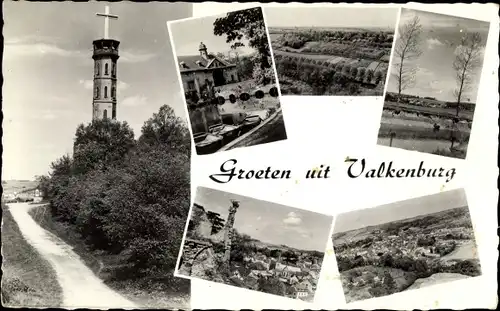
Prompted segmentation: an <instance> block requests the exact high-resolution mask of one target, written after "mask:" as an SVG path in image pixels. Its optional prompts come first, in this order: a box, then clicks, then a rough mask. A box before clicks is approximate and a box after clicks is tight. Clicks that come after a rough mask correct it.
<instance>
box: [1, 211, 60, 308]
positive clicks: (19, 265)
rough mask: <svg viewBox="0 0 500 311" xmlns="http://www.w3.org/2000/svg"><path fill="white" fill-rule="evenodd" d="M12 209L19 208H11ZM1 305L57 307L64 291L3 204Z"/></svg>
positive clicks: (52, 271)
mask: <svg viewBox="0 0 500 311" xmlns="http://www.w3.org/2000/svg"><path fill="white" fill-rule="evenodd" d="M12 206H13V207H12V208H15V207H16V204H12ZM2 256H3V260H2V271H3V274H2V305H4V306H7V307H53V308H54V307H58V306H60V304H61V302H62V290H61V287H60V286H59V283H58V281H57V276H56V273H55V270H54V269H53V268H52V266H51V265H50V263H49V262H48V261H47V260H45V259H44V258H42V257H41V255H40V254H39V253H38V252H37V251H36V250H35V249H34V248H33V247H32V246H31V245H30V244H29V243H28V242H27V241H26V240H25V239H24V237H23V235H22V233H21V232H20V230H19V227H18V225H17V224H16V222H15V220H14V219H13V218H12V215H11V213H10V211H9V207H7V206H6V205H4V204H3V203H2Z"/></svg>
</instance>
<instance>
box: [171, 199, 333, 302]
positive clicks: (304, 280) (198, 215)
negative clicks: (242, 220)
mask: <svg viewBox="0 0 500 311" xmlns="http://www.w3.org/2000/svg"><path fill="white" fill-rule="evenodd" d="M232 204H233V206H231V207H230V211H229V215H228V217H227V219H223V217H221V215H220V214H219V213H216V212H214V211H211V210H206V209H205V207H203V206H202V205H200V204H197V203H195V204H194V205H193V208H192V214H191V217H190V220H189V226H188V231H187V233H186V239H185V242H184V245H183V247H182V253H181V254H182V255H181V260H180V265H179V268H178V273H179V274H181V275H186V276H191V277H198V278H202V279H206V280H210V281H215V282H219V283H224V284H227V285H233V286H237V287H241V288H246V289H250V290H255V291H260V292H265V293H269V294H275V295H279V296H284V297H287V298H292V299H299V300H303V301H306V302H312V301H313V299H314V293H315V292H316V288H317V284H318V279H319V275H320V270H321V265H322V261H323V257H324V253H323V252H320V251H315V250H302V249H297V248H296V247H291V246H287V245H283V244H281V245H276V244H275V243H269V242H263V241H261V240H259V239H256V238H254V237H251V236H249V235H248V234H245V233H241V232H239V231H238V230H236V229H235V228H233V227H232V226H233V223H234V216H235V213H236V210H237V209H238V208H239V202H238V201H234V200H233V201H232Z"/></svg>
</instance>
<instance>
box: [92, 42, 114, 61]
mask: <svg viewBox="0 0 500 311" xmlns="http://www.w3.org/2000/svg"><path fill="white" fill-rule="evenodd" d="M93 45H94V54H93V55H92V58H93V59H94V60H95V59H98V58H101V57H110V58H112V59H114V60H117V59H118V58H119V57H120V56H119V55H118V47H119V45H120V41H117V40H113V39H99V40H94V42H93Z"/></svg>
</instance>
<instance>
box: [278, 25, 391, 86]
mask: <svg viewBox="0 0 500 311" xmlns="http://www.w3.org/2000/svg"><path fill="white" fill-rule="evenodd" d="M270 36H271V45H272V47H273V54H274V57H275V62H276V64H277V70H278V75H279V76H280V77H284V76H286V77H287V78H288V79H292V80H297V81H298V80H301V82H303V83H306V84H308V85H310V86H311V87H312V89H313V91H312V92H311V91H310V88H309V87H305V88H304V89H303V90H302V91H301V90H299V91H298V92H297V91H295V92H293V93H294V94H297V95H300V94H302V95H365V96H373V95H382V92H383V88H384V84H385V76H386V74H387V71H388V62H389V54H390V50H391V47H392V36H393V35H392V33H388V32H381V31H379V32H374V31H369V30H351V31H345V32H343V31H341V30H339V29H337V30H333V29H332V30H319V29H316V28H314V29H300V30H299V29H288V28H283V29H281V28H275V29H273V30H272V32H271V33H270ZM285 58H286V59H288V60H291V61H292V62H303V63H308V64H311V66H309V67H310V68H311V70H312V71H314V70H318V71H320V72H322V74H323V75H325V74H326V75H328V77H323V78H322V79H319V80H320V81H311V79H308V78H307V77H302V78H301V77H299V75H300V72H301V71H302V69H304V68H301V69H299V68H297V67H296V66H294V68H290V66H289V64H288V63H289V61H286V62H288V63H287V64H285V65H281V66H279V65H280V63H282V62H283V59H285ZM306 67H307V66H306ZM294 70H295V72H294ZM325 70H326V71H325ZM336 72H339V73H342V75H343V76H345V78H337V79H336V80H335V79H332V77H331V76H333V74H335V73H336ZM310 76H314V75H310ZM280 79H281V78H280ZM317 80H318V79H317ZM280 82H281V80H280ZM321 84H322V85H321ZM335 84H337V85H335ZM282 94H287V92H286V90H285V92H283V90H282Z"/></svg>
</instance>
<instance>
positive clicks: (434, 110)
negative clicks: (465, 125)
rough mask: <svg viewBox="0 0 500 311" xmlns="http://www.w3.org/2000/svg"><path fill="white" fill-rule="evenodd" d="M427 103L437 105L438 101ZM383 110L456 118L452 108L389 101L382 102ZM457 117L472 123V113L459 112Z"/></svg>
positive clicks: (466, 111)
mask: <svg viewBox="0 0 500 311" xmlns="http://www.w3.org/2000/svg"><path fill="white" fill-rule="evenodd" d="M428 101H429V102H436V103H439V101H431V100H428ZM384 109H395V110H402V111H408V112H419V113H428V114H432V115H436V116H440V117H445V118H455V117H456V110H455V109H454V108H441V107H423V106H417V105H411V104H404V103H396V102H391V101H385V102H384ZM458 116H459V117H458V118H459V119H461V120H466V121H472V118H473V116H474V111H468V110H460V111H459V114H458Z"/></svg>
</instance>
